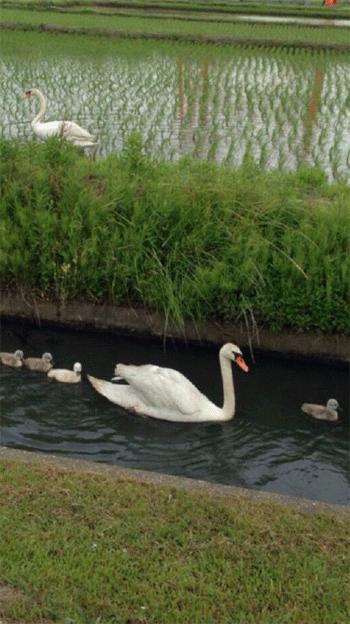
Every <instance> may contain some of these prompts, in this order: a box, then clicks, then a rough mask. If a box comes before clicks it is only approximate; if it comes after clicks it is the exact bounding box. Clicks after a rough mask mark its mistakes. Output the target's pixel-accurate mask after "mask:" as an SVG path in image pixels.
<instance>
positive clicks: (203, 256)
mask: <svg viewBox="0 0 350 624" xmlns="http://www.w3.org/2000/svg"><path fill="white" fill-rule="evenodd" d="M0 147H1V179H0V183H1V189H2V193H1V203H0V215H1V218H0V250H1V252H0V273H1V280H2V284H3V286H5V287H8V288H10V289H12V290H15V291H18V290H20V289H23V288H24V289H29V290H31V291H34V292H35V293H36V294H37V296H38V297H43V298H45V297H47V296H49V297H51V298H52V297H54V298H57V299H58V300H62V301H66V300H67V299H76V298H81V299H83V300H87V301H88V300H90V301H101V302H104V301H108V302H111V303H115V304H117V303H118V304H119V303H120V304H121V303H123V304H130V303H132V304H133V305H139V306H144V307H148V308H151V309H157V310H160V311H162V312H163V313H165V315H166V317H167V318H168V319H172V320H174V321H175V323H177V324H178V325H179V326H181V324H182V323H183V321H184V319H188V318H190V319H194V320H200V319H205V318H210V317H216V318H224V319H233V318H236V317H237V316H238V315H240V314H241V315H242V314H244V313H245V311H246V310H247V309H249V310H252V312H253V314H254V316H255V318H256V319H257V320H259V321H261V322H264V323H265V324H266V325H267V326H269V327H270V328H272V329H276V328H280V327H282V326H292V327H295V328H302V329H304V330H308V329H310V330H311V329H312V330H321V331H324V332H332V331H347V328H348V323H349V309H348V302H349V283H350V276H349V262H348V248H349V227H348V225H349V212H348V208H349V199H350V188H349V185H348V184H346V183H345V182H343V181H341V180H340V181H338V182H334V183H332V184H329V183H328V182H327V181H326V176H325V174H324V172H322V171H320V170H319V169H317V168H311V167H307V166H300V167H299V168H298V170H297V171H296V172H294V173H293V172H280V171H271V172H265V171H263V170H261V169H259V167H258V166H257V165H256V164H254V162H253V160H252V159H251V158H250V157H249V154H246V156H245V158H244V162H243V165H242V167H241V168H240V169H236V170H234V169H229V168H228V167H226V166H224V165H221V166H219V165H216V164H214V163H212V162H208V161H195V160H192V159H191V158H189V157H184V158H182V159H180V160H179V161H177V162H175V163H169V162H165V161H153V160H151V159H149V158H148V157H147V156H145V155H144V153H143V151H142V146H141V143H140V140H139V138H138V136H137V135H130V137H129V138H128V140H127V141H126V144H125V146H124V148H123V150H122V152H121V153H112V154H111V155H110V156H108V157H107V158H105V159H103V158H101V159H98V160H96V161H92V160H89V159H87V158H85V157H83V156H82V155H80V154H79V153H78V152H77V151H76V150H75V149H74V148H73V147H72V146H70V145H67V144H64V143H62V144H61V142H60V141H59V140H58V139H55V138H53V139H50V140H48V141H46V143H45V144H39V143H32V142H28V143H16V142H11V141H7V140H4V139H3V140H2V141H1V144H0Z"/></svg>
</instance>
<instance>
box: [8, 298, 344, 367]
mask: <svg viewBox="0 0 350 624" xmlns="http://www.w3.org/2000/svg"><path fill="white" fill-rule="evenodd" d="M0 315H1V316H2V317H3V318H4V319H7V320H16V321H20V320H23V321H27V322H30V323H34V324H35V325H37V326H38V327H40V326H41V325H44V324H51V325H56V326H62V327H69V328H72V329H81V330H86V331H110V332H115V333H118V334H120V335H131V336H134V337H144V338H153V339H155V340H156V339H158V340H162V339H164V337H165V336H166V338H167V339H178V340H186V341H188V342H189V343H190V342H192V343H193V342H196V343H201V344H206V343H207V344H223V343H224V342H231V341H232V342H235V343H237V344H238V345H239V346H240V347H243V348H250V347H251V348H252V349H253V350H256V351H257V352H261V353H265V354H270V355H275V356H280V357H281V356H283V357H289V358H293V359H301V360H309V361H315V362H320V363H325V364H331V365H334V366H340V367H346V366H347V365H348V364H349V361H350V335H349V334H348V335H346V334H322V333H311V332H301V331H276V332H272V331H269V330H267V329H266V328H264V327H256V326H255V324H254V323H253V321H252V320H251V321H249V322H248V325H247V324H246V323H245V322H244V320H240V321H233V322H228V321H226V322H221V321H218V320H215V319H208V320H206V321H204V322H201V323H198V324H195V323H194V322H192V321H186V322H185V323H184V325H183V327H181V328H179V327H177V326H176V325H174V324H173V323H171V322H169V323H167V320H166V318H165V315H164V314H161V313H158V312H151V311H148V310H146V309H144V308H133V307H121V306H112V305H108V304H102V305H101V304H91V303H84V302H80V301H78V302H64V301H61V302H54V301H42V300H40V299H38V298H36V297H34V296H32V295H28V294H23V295H7V294H6V295H2V297H1V302H0ZM249 325H250V326H249Z"/></svg>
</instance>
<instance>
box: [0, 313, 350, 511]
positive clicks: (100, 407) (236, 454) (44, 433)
mask: <svg viewBox="0 0 350 624" xmlns="http://www.w3.org/2000/svg"><path fill="white" fill-rule="evenodd" d="M17 348H21V349H22V350H23V351H24V354H25V356H30V355H34V356H35V355H36V356H41V355H42V353H43V352H44V351H50V352H51V353H52V354H53V357H54V364H55V366H56V367H66V368H72V366H73V364H74V362H75V361H80V362H81V363H82V366H83V382H82V383H81V384H78V385H74V386H70V385H65V384H58V383H56V382H52V381H51V380H50V379H49V378H48V377H47V376H46V375H45V374H42V373H35V372H32V371H29V370H25V369H23V370H13V369H10V368H7V367H5V366H2V368H1V384H0V392H1V402H2V409H1V444H2V445H5V446H10V447H16V448H21V449H27V450H35V451H43V452H49V453H55V454H62V455H67V456H71V457H79V458H84V459H90V460H93V461H98V462H108V463H113V464H119V465H123V466H127V467H130V468H140V469H146V470H154V471H158V472H165V473H171V474H175V475H182V476H187V477H193V478H198V479H205V480H207V481H212V482H219V483H226V484H231V485H237V486H242V487H252V488H262V489H266V490H269V491H272V492H280V493H283V494H289V495H294V496H303V497H306V498H311V499H318V500H324V501H328V502H333V503H343V504H344V503H346V502H347V501H348V500H349V479H348V476H349V422H348V414H349V397H348V373H347V371H346V370H339V369H337V368H333V367H329V366H320V365H316V364H310V363H305V362H296V361H292V360H283V359H272V358H268V357H262V356H260V355H259V354H258V355H257V356H256V358H255V359H256V361H255V364H253V363H251V362H250V361H249V359H250V358H249V354H248V353H245V354H244V357H245V359H246V361H247V363H248V364H249V366H250V370H249V373H248V374H245V373H243V372H242V371H241V370H240V369H239V368H238V367H234V377H235V388H236V395H237V413H236V416H235V418H234V419H233V420H232V421H230V422H228V423H224V424H181V423H170V422H166V421H159V420H154V419H149V418H140V417H139V416H135V415H133V414H128V413H127V412H125V411H124V410H123V409H121V408H119V407H118V406H116V405H113V404H112V403H109V402H108V401H107V400H106V399H104V398H103V397H101V396H100V395H98V394H97V393H96V392H95V391H94V389H93V388H92V387H91V385H90V384H89V383H88V381H87V380H86V378H85V374H86V373H91V374H92V375H95V376H97V377H101V378H104V379H110V378H111V376H112V375H113V371H114V365H115V364H116V362H118V361H121V362H124V363H131V362H132V363H135V364H143V363H149V362H152V363H155V364H159V365H160V366H170V367H171V368H175V369H178V370H181V372H182V373H183V374H185V375H186V376H187V377H188V378H189V379H191V381H193V382H194V383H195V384H196V385H197V387H198V388H199V389H200V390H202V391H203V392H204V393H205V394H206V395H207V396H208V397H209V398H210V399H211V400H213V401H214V402H216V403H218V404H220V403H221V402H222V389H221V380H220V370H219V363H218V357H217V352H218V350H217V349H216V348H215V349H211V348H207V347H198V346H196V347H192V346H191V347H188V348H187V347H186V346H185V345H184V344H181V343H177V344H173V343H171V342H168V344H167V348H166V351H164V349H163V345H162V344H161V343H155V342H150V341H141V340H137V339H131V338H125V337H120V336H117V335H115V334H109V333H102V332H101V333H88V332H75V331H68V330H62V329H53V328H42V329H39V328H36V327H33V326H31V325H27V324H25V323H4V324H3V326H2V345H1V349H2V350H8V351H14V350H15V349H17ZM330 397H334V398H337V399H338V401H339V403H340V405H341V406H342V408H343V411H342V412H340V419H339V421H338V422H336V423H327V422H320V421H315V420H312V419H310V418H308V417H307V416H306V415H305V414H303V412H301V410H300V406H301V404H302V403H303V402H305V401H307V402H315V403H323V404H324V403H325V402H326V401H327V399H329V398H330Z"/></svg>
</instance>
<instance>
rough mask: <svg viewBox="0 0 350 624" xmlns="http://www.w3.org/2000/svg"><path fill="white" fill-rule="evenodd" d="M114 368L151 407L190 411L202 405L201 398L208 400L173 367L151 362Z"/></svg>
mask: <svg viewBox="0 0 350 624" xmlns="http://www.w3.org/2000/svg"><path fill="white" fill-rule="evenodd" d="M115 372H116V374H117V375H120V377H122V378H123V379H125V381H127V382H128V384H130V387H131V388H132V389H133V391H134V392H135V394H136V395H137V396H138V397H139V399H140V400H141V401H142V402H143V403H144V404H145V405H148V406H150V407H156V408H158V409H166V410H171V411H174V412H180V413H182V414H188V415H190V414H195V413H197V412H198V411H199V410H200V409H202V406H203V399H205V400H206V401H208V399H206V397H204V395H202V393H201V392H200V391H199V390H198V389H197V388H196V387H195V386H194V385H193V383H191V382H190V381H189V380H188V379H187V378H186V377H185V376H184V375H182V373H180V372H179V371H176V370H174V369H172V368H163V367H160V366H153V365H152V364H146V365H144V366H127V365H125V364H118V365H117V366H116V370H115ZM208 403H210V402H209V401H208Z"/></svg>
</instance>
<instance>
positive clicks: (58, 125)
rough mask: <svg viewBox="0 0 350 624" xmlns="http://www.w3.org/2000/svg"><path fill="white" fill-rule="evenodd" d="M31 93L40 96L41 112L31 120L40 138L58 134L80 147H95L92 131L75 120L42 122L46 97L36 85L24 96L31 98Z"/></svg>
mask: <svg viewBox="0 0 350 624" xmlns="http://www.w3.org/2000/svg"><path fill="white" fill-rule="evenodd" d="M31 95H34V96H35V97H36V98H38V100H39V104H40V108H39V112H38V114H37V115H36V116H35V117H34V119H33V121H32V122H31V126H32V128H33V131H34V132H35V134H36V135H37V136H38V137H39V139H43V140H45V139H47V137H49V136H52V135H57V136H60V137H63V138H64V139H67V140H68V141H70V142H71V143H73V145H77V146H79V147H93V146H94V145H97V143H96V142H95V141H94V137H93V136H92V135H91V134H90V132H88V131H87V130H84V128H81V127H80V126H78V124H76V123H74V121H48V122H46V123H41V120H42V118H43V116H44V115H45V112H46V98H45V97H44V96H43V94H42V93H41V91H39V89H36V88H35V87H32V88H31V89H28V91H26V92H25V93H24V95H23V98H29V97H30V96H31Z"/></svg>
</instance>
